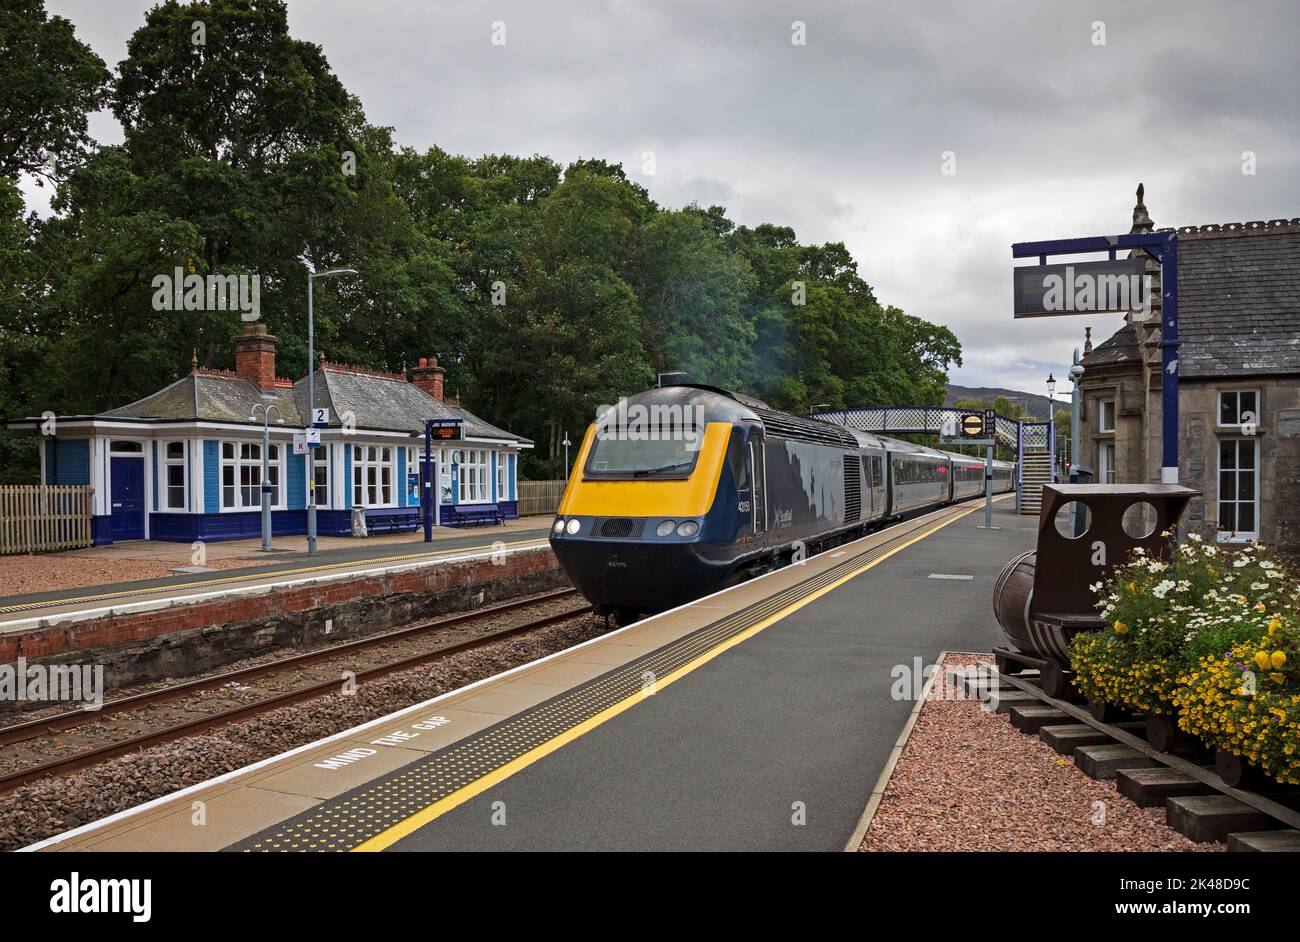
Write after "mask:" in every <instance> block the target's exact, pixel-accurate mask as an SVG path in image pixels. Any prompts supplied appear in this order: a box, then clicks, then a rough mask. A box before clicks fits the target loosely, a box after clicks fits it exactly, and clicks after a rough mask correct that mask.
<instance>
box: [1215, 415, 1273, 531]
mask: <svg viewBox="0 0 1300 942" xmlns="http://www.w3.org/2000/svg"><path fill="white" fill-rule="evenodd" d="M1257 401H1258V400H1257ZM1228 442H1232V443H1233V444H1234V446H1235V448H1236V453H1237V462H1236V463H1237V465H1238V467H1237V468H1232V469H1229V472H1230V473H1232V475H1233V489H1234V491H1235V492H1237V493H1239V490H1238V478H1240V476H1241V473H1242V472H1241V470H1240V465H1241V446H1242V445H1249V446H1251V448H1252V449H1253V450H1254V453H1255V454H1254V461H1253V462H1252V464H1253V467H1252V469H1251V474H1252V475H1253V476H1254V479H1255V482H1254V487H1253V488H1252V489H1251V493H1252V494H1254V495H1255V496H1254V499H1253V500H1249V501H1242V500H1241V499H1239V498H1238V497H1236V496H1235V494H1234V497H1233V498H1232V499H1231V500H1224V499H1223V475H1224V468H1223V466H1222V465H1223V445H1224V444H1226V443H1228ZM1214 463H1215V480H1214V487H1215V493H1214V498H1215V501H1214V506H1215V516H1214V522H1215V524H1216V525H1218V523H1219V520H1221V519H1222V508H1223V505H1224V504H1234V505H1240V504H1243V503H1248V504H1251V505H1252V511H1253V515H1254V523H1255V528H1254V529H1253V530H1222V529H1221V530H1219V532H1218V540H1219V542H1220V543H1246V542H1249V541H1250V540H1257V539H1259V516H1260V508H1261V506H1262V504H1263V502H1262V501H1261V500H1260V494H1259V439H1258V438H1220V439H1219V440H1218V451H1217V454H1216V456H1215V462H1214ZM1236 514H1237V511H1234V514H1233V520H1234V521H1236V520H1237V516H1236Z"/></svg>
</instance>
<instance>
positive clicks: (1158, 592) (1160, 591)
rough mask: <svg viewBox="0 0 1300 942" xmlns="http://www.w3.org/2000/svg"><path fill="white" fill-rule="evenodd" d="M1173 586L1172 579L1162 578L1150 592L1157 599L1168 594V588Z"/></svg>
mask: <svg viewBox="0 0 1300 942" xmlns="http://www.w3.org/2000/svg"><path fill="white" fill-rule="evenodd" d="M1173 587H1174V581H1173V580H1172V579H1162V580H1161V581H1160V584H1159V585H1157V586H1156V587H1155V588H1154V589H1152V590H1151V594H1152V595H1154V596H1155V597H1156V598H1158V599H1162V598H1164V597H1165V596H1166V595H1168V594H1169V590H1170V589H1172V588H1173Z"/></svg>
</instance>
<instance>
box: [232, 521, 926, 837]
mask: <svg viewBox="0 0 1300 942" xmlns="http://www.w3.org/2000/svg"><path fill="white" fill-rule="evenodd" d="M948 516H950V515H948V514H945V515H944V516H943V517H940V518H932V519H930V520H926V521H924V522H923V523H920V524H919V525H913V526H907V525H904V526H905V527H906V529H904V530H903V532H901V533H897V534H893V535H891V536H890V538H889V539H888V540H886V541H884V542H883V543H880V544H878V545H876V546H874V547H871V548H869V549H864V550H863V551H862V552H860V553H856V554H854V555H852V556H850V557H849V558H847V559H845V560H843V561H841V562H839V563H837V564H836V565H835V566H832V567H831V568H830V569H827V570H826V571H824V572H822V573H820V574H819V575H816V576H813V577H811V578H809V579H807V580H805V581H803V582H800V583H798V584H797V585H794V586H791V587H790V588H788V589H785V590H784V591H782V592H779V593H777V594H776V595H773V596H771V597H769V598H767V599H764V600H763V601H761V602H757V603H755V604H753V605H751V606H748V607H747V608H743V609H741V610H739V611H737V612H734V613H732V614H730V615H726V616H724V617H723V618H721V619H719V620H718V621H715V622H712V623H711V624H708V625H705V626H704V627H702V628H699V629H697V630H696V631H693V632H692V633H691V634H689V635H686V636H685V637H683V638H679V639H678V640H677V641H673V642H670V643H669V644H667V645H665V646H664V647H662V648H659V649H658V650H656V651H651V652H650V653H649V654H645V655H642V656H641V657H639V658H637V659H636V660H633V661H629V662H628V663H627V664H625V665H623V666H622V667H617V668H615V669H614V670H612V671H610V672H609V673H606V674H602V675H601V676H600V677H597V678H595V679H594V680H590V681H587V682H586V683H584V684H581V685H579V686H577V687H575V688H573V689H572V690H568V691H566V692H564V693H562V694H559V695H557V696H555V697H553V698H551V699H550V700H547V701H546V702H544V703H541V704H538V705H537V706H535V707H532V708H530V709H528V710H526V711H524V712H523V713H520V714H518V715H516V716H513V717H511V718H509V719H506V720H502V721H501V722H500V723H498V724H497V725H496V726H492V727H489V728H488V729H486V730H484V731H482V732H480V733H477V734H475V735H473V736H470V737H468V738H467V739H464V740H461V741H460V742H458V743H453V744H452V745H450V746H448V747H447V748H445V749H443V750H440V751H439V752H435V753H433V754H431V755H430V756H429V757H427V758H424V759H420V760H417V761H416V762H415V763H413V764H411V765H408V766H406V767H404V768H402V769H399V770H398V771H396V772H394V773H392V774H390V775H388V776H386V777H383V778H379V779H376V780H375V781H373V782H370V783H368V784H366V785H362V786H360V787H359V788H356V789H354V790H353V791H351V792H348V793H346V794H344V795H342V796H340V797H338V798H335V799H331V800H329V801H327V802H325V803H324V804H323V805H321V806H320V807H318V808H314V809H312V810H310V811H307V812H304V813H303V814H302V815H299V816H298V817H296V818H292V819H290V820H289V821H286V822H282V823H281V824H278V825H276V826H275V827H273V828H270V829H268V830H267V831H264V832H262V833H261V834H257V835H254V836H253V837H250V838H248V839H246V840H244V841H241V842H239V843H237V844H235V845H234V846H233V847H231V848H229V849H231V850H244V851H263V852H275V851H347V850H351V849H352V848H354V847H357V846H359V845H360V844H363V843H365V842H366V841H368V840H370V839H371V838H373V837H375V836H376V835H378V834H382V833H383V832H384V831H386V830H388V829H389V828H391V827H393V826H395V825H397V824H400V823H402V822H403V821H405V820H407V819H408V818H410V817H412V816H413V815H415V814H417V813H419V812H421V811H423V810H424V809H426V808H428V807H429V806H430V805H432V804H434V803H435V802H437V801H440V800H441V799H443V798H446V797H447V796H448V795H451V794H453V793H454V792H456V791H458V790H459V789H461V788H464V787H465V786H467V785H469V784H471V783H473V782H475V781H477V780H478V779H480V778H482V777H483V776H485V775H488V774H490V773H492V772H494V771H496V770H497V769H499V768H501V767H502V766H503V765H505V764H507V763H508V762H511V761H512V760H514V759H517V758H519V757H520V756H522V755H524V754H525V753H527V752H529V751H530V750H532V749H535V748H536V747H538V746H540V745H542V744H543V743H546V742H548V741H549V740H551V739H553V738H555V737H556V736H558V735H560V734H562V733H564V732H565V731H567V730H569V729H572V728H573V727H575V726H577V725H578V724H580V723H583V722H585V721H586V720H588V719H590V718H591V717H593V716H595V715H597V714H598V713H600V712H601V711H603V710H605V709H607V708H608V707H611V706H614V705H615V704H617V703H619V702H621V701H623V700H625V699H626V698H628V697H630V696H633V695H636V694H638V693H640V692H642V691H643V690H645V689H646V688H647V686H648V685H649V684H650V683H652V682H653V681H654V679H655V678H658V677H666V676H668V675H669V674H671V673H672V672H673V671H675V670H677V669H678V668H681V667H683V666H685V665H686V664H689V663H690V662H691V661H693V660H695V659H696V658H697V657H699V656H700V655H702V654H704V653H706V652H708V651H709V650H711V649H713V648H714V647H717V646H718V645H719V644H722V643H724V642H726V641H727V640H728V639H730V638H732V637H735V636H736V635H738V634H740V633H741V632H743V631H745V630H746V629H748V628H750V627H752V626H754V625H756V624H758V623H759V622H761V621H763V620H764V619H765V618H767V617H769V616H771V615H773V614H775V613H776V612H779V611H781V610H782V609H784V608H786V607H787V606H789V605H791V604H793V603H794V602H796V601H798V600H800V599H802V598H805V597H807V596H808V595H811V594H812V593H814V592H816V591H818V590H819V589H821V588H823V587H825V586H827V585H829V584H831V583H832V582H834V581H836V580H837V579H839V578H840V577H842V576H844V575H845V574H846V573H848V572H851V571H852V570H854V569H857V568H859V567H861V566H863V565H865V564H867V563H869V562H871V561H872V560H874V559H878V558H880V557H881V556H883V555H885V554H886V553H888V552H889V551H890V550H891V549H892V548H893V547H894V546H895V545H897V544H898V543H899V542H901V541H903V540H905V539H906V538H908V537H910V536H911V535H913V534H914V533H916V532H917V531H918V530H921V529H924V528H925V527H927V526H930V525H932V524H934V523H937V522H939V521H940V520H946V519H947V518H948Z"/></svg>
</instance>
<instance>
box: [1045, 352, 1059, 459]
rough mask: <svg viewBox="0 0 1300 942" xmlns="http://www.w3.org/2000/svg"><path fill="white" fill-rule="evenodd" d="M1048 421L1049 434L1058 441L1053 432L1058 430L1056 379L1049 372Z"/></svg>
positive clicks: (1053, 455)
mask: <svg viewBox="0 0 1300 942" xmlns="http://www.w3.org/2000/svg"><path fill="white" fill-rule="evenodd" d="M1047 421H1048V422H1050V423H1051V425H1050V426H1049V427H1048V429H1047V434H1048V435H1050V436H1051V437H1052V441H1053V442H1055V441H1056V436H1055V435H1054V434H1053V432H1054V431H1055V430H1056V377H1055V376H1053V375H1052V374H1051V372H1050V371H1049V372H1048V374H1047ZM1056 459H1057V456H1056V449H1052V480H1056V463H1057V461H1056Z"/></svg>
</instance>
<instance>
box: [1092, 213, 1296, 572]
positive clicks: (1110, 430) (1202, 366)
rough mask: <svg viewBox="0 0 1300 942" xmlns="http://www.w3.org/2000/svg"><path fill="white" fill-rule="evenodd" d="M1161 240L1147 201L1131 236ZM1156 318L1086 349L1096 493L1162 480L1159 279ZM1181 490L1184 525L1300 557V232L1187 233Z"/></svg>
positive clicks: (1182, 276) (1276, 227) (1181, 292)
mask: <svg viewBox="0 0 1300 942" xmlns="http://www.w3.org/2000/svg"><path fill="white" fill-rule="evenodd" d="M1153 228H1154V225H1153V223H1152V221H1151V217H1150V215H1149V214H1148V213H1147V208H1146V206H1145V205H1144V203H1143V193H1142V188H1141V187H1139V188H1138V201H1137V205H1136V206H1135V207H1134V208H1133V226H1132V229H1131V230H1130V231H1132V232H1142V231H1150V230H1152V229H1153ZM1147 267H1148V272H1149V273H1150V274H1152V275H1154V276H1155V277H1154V278H1153V284H1154V285H1155V286H1156V287H1155V290H1154V295H1155V296H1154V297H1153V298H1152V313H1151V314H1150V315H1149V316H1148V317H1147V318H1146V319H1145V320H1143V319H1142V315H1141V314H1140V313H1135V312H1130V313H1129V314H1126V315H1125V320H1124V324H1123V326H1122V327H1120V329H1119V330H1117V331H1116V332H1115V333H1114V334H1113V335H1112V336H1111V337H1110V338H1108V339H1107V340H1106V341H1105V342H1103V343H1100V344H1098V345H1097V346H1096V347H1095V348H1089V347H1086V348H1085V351H1086V352H1085V355H1084V357H1083V361H1082V363H1083V367H1084V370H1085V372H1084V375H1083V377H1082V379H1081V382H1080V390H1081V392H1082V397H1083V405H1082V423H1081V436H1082V437H1081V442H1082V451H1083V462H1082V463H1084V464H1089V465H1092V467H1093V468H1094V470H1095V474H1096V478H1095V479H1096V480H1097V482H1098V483H1119V484H1125V483H1147V482H1158V481H1159V480H1160V462H1161V357H1160V340H1161V337H1160V324H1161V319H1160V303H1159V302H1160V299H1159V285H1160V281H1159V266H1158V265H1157V264H1156V263H1155V262H1154V261H1151V260H1148V263H1147ZM1178 297H1179V328H1180V329H1179V334H1180V339H1181V342H1182V345H1181V347H1180V349H1179V355H1178V364H1179V365H1178V371H1179V400H1178V401H1179V429H1178V437H1179V446H1178V464H1179V482H1180V483H1182V484H1186V485H1188V486H1190V487H1194V488H1197V489H1198V490H1200V491H1201V496H1200V497H1199V498H1198V499H1196V500H1194V501H1193V502H1192V504H1191V506H1190V507H1189V509H1188V512H1187V515H1186V517H1185V521H1186V523H1187V524H1188V525H1189V526H1190V527H1191V528H1193V529H1196V530H1199V531H1200V532H1202V533H1203V535H1206V536H1207V537H1209V536H1210V535H1211V534H1215V533H1217V538H1218V539H1219V540H1220V541H1223V542H1236V541H1245V540H1250V539H1260V540H1263V541H1264V542H1266V543H1269V544H1272V545H1276V546H1277V547H1279V548H1280V549H1283V550H1286V551H1288V552H1290V553H1300V506H1298V505H1297V497H1298V496H1300V490H1298V489H1300V219H1274V220H1270V221H1268V222H1247V223H1226V224H1222V225H1204V226H1187V227H1183V228H1180V229H1178Z"/></svg>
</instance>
